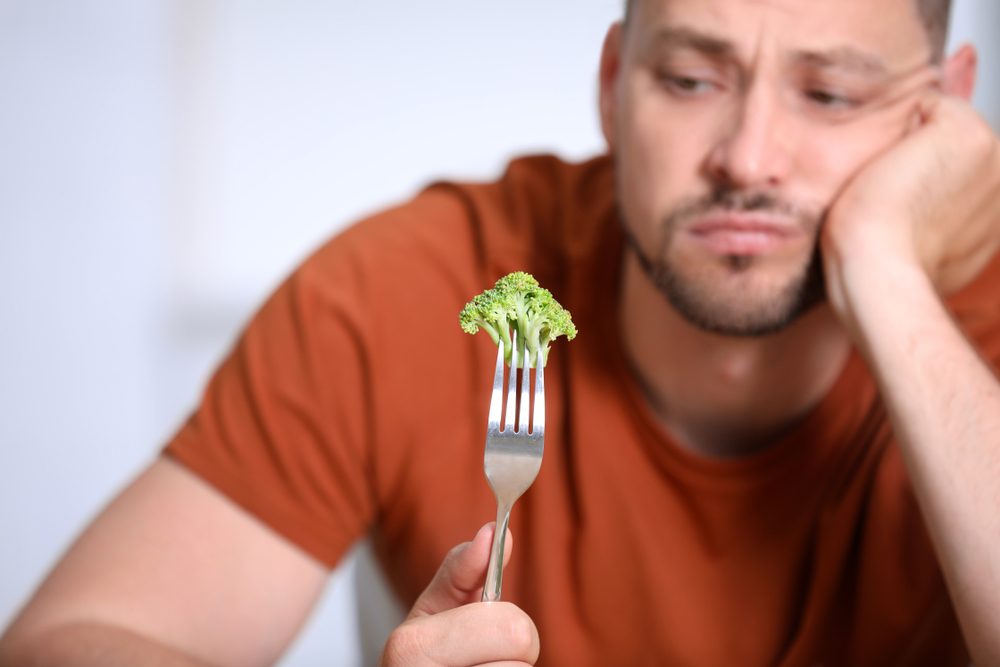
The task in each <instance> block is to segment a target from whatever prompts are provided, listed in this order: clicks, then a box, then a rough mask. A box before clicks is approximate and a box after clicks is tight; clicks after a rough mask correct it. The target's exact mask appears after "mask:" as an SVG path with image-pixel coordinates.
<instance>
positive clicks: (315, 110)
mask: <svg viewBox="0 0 1000 667" xmlns="http://www.w3.org/2000/svg"><path fill="white" fill-rule="evenodd" d="M618 9H619V0H546V1H543V2H542V1H539V0H508V1H507V2H505V3H502V4H497V3H493V4H492V5H490V4H484V3H470V2H467V0H425V1H423V2H419V3H418V2H411V1H406V0H372V1H370V2H366V3H359V2H319V1H318V0H285V1H284V2H282V1H280V0H267V1H265V0H242V1H239V2H238V1H237V0H75V1H74V0H61V1H59V0H33V1H29V0H0V626H2V625H4V624H5V623H6V621H7V620H8V619H9V618H10V617H11V616H12V614H13V613H15V611H16V608H17V606H18V605H19V604H20V602H21V601H22V600H23V599H24V597H25V596H26V595H27V594H28V593H29V591H30V590H31V588H32V587H33V586H34V585H35V584H36V582H37V581H38V580H39V578H40V577H41V576H42V575H43V573H44V571H45V570H46V569H47V568H48V567H49V566H50V565H51V563H52V562H53V560H54V559H55V558H56V557H57V556H58V554H59V552H60V551H61V550H62V549H63V548H64V547H65V546H66V544H67V542H68V540H69V539H71V537H72V535H73V534H74V533H75V532H77V531H78V530H79V529H80V527H81V526H82V525H83V524H84V522H85V521H86V520H87V518H88V517H90V516H92V514H93V513H94V512H95V511H96V510H97V509H98V508H99V507H100V505H101V504H103V503H104V502H105V501H106V500H107V499H108V498H109V497H110V496H111V495H112V494H113V493H114V492H115V490H116V489H118V488H119V487H120V486H121V485H122V484H123V483H124V482H125V480H127V479H128V478H129V477H130V476H131V475H132V474H134V473H135V471H137V470H138V469H140V468H141V467H142V466H143V465H144V464H145V463H147V462H148V461H149V460H150V459H151V457H153V456H154V455H155V453H156V451H157V450H158V448H159V447H160V446H161V445H162V443H163V441H164V439H165V438H167V437H168V436H169V434H170V433H171V432H172V430H173V429H174V428H175V426H176V425H177V423H178V421H179V420H180V419H181V418H182V417H183V415H184V414H185V413H186V412H187V411H188V410H189V409H190V407H191V406H192V405H193V404H194V402H195V400H196V398H197V393H198V391H199V387H200V386H201V384H202V383H203V381H204V379H205V376H206V374H207V373H208V371H209V369H210V367H211V366H212V365H213V364H214V362H215V361H216V360H217V359H218V357H219V355H220V354H221V353H222V351H223V350H224V349H225V347H226V346H227V345H228V343H229V341H230V340H231V338H232V336H233V335H234V332H235V331H236V330H237V328H238V326H239V324H240V322H242V321H243V320H244V319H245V317H246V316H247V314H248V312H249V311H250V310H251V309H252V308H253V307H254V305H255V304H257V303H258V302H259V300H260V299H261V298H262V297H263V296H264V295H265V294H266V293H267V291H268V290H269V289H270V288H271V287H272V286H273V285H274V283H275V281H277V280H278V279H280V277H281V276H282V275H284V274H285V273H286V272H287V271H288V270H290V268H291V267H292V266H294V264H295V263H296V262H297V261H298V259H299V258H301V257H302V256H303V255H304V254H305V253H307V252H308V251H309V249H310V248H312V247H315V245H316V244H318V243H320V242H321V240H322V239H323V238H325V237H327V236H328V235H329V234H331V233H332V232H333V231H334V230H335V229H336V228H337V227H338V226H340V225H342V224H344V223H347V222H349V221H351V220H354V219H356V218H357V217H358V216H359V215H361V214H363V213H364V212H366V211H370V210H372V209H374V208H377V207H381V206H383V205H385V204H386V203H388V202H391V201H395V200H399V199H401V198H404V197H406V196H408V195H409V194H411V193H412V192H413V191H414V190H415V189H416V188H418V187H420V186H421V185H422V184H424V183H427V182H428V181H430V180H433V179H435V178H437V177H440V176H461V177H485V176H491V175H493V174H495V173H497V171H498V170H499V169H500V167H501V165H502V164H503V163H504V161H505V160H506V159H507V157H508V156H510V155H512V154H516V153H521V152H525V151H529V150H543V149H544V150H556V151H558V152H560V153H562V154H563V155H566V156H569V157H582V156H585V155H588V154H590V153H592V152H596V151H597V150H600V146H601V142H600V138H599V135H598V132H597V121H596V116H595V113H594V111H593V102H594V94H595V91H594V76H595V66H596V61H597V53H598V49H599V46H600V40H601V38H602V36H603V32H604V29H605V27H606V25H607V24H608V23H609V22H610V20H612V18H614V17H615V16H616V14H617V12H618ZM954 32H955V34H956V35H959V36H963V37H964V36H973V37H976V36H978V37H979V39H977V41H978V42H979V43H980V48H981V54H982V56H983V60H984V63H985V67H986V69H987V70H989V71H992V72H998V71H1000V53H998V52H997V46H996V38H997V36H998V35H1000V3H998V2H996V0H978V1H976V0H965V1H964V2H963V1H959V2H958V4H957V6H956V12H955V30H954ZM997 81H998V78H997V76H996V75H994V76H992V77H989V78H984V79H983V82H982V83H983V85H982V86H981V88H980V92H979V93H978V94H977V98H976V99H977V104H979V106H980V108H981V109H983V111H984V113H986V114H987V115H988V116H989V117H990V118H991V119H992V120H993V122H994V124H995V126H1000V88H998V86H997V83H996V82H997ZM347 567H348V568H354V567H356V565H355V564H354V563H353V562H352V563H350V564H349V565H348V566H347ZM364 567H366V565H363V566H362V570H364ZM353 577H354V574H353V572H352V571H349V572H346V573H344V576H341V577H339V578H337V579H336V580H335V583H334V585H333V586H332V588H331V590H330V592H329V594H328V596H327V599H326V602H325V603H324V605H323V607H322V609H321V610H320V613H319V614H318V615H317V616H316V618H315V619H314V622H313V629H312V630H311V631H310V632H309V633H307V635H306V637H305V638H304V639H303V640H302V641H301V642H300V643H299V644H298V646H297V647H296V649H295V651H294V652H293V653H292V654H291V655H290V656H289V658H288V659H287V660H286V664H287V665H296V666H300V667H308V666H312V665H320V664H331V665H354V664H359V663H360V661H361V660H362V657H361V656H362V653H361V651H362V649H361V645H360V644H359V642H358V641H357V638H356V636H357V629H356V625H355V621H354V618H353V615H352V613H353V612H352V610H353V607H354V605H355V590H354V584H353V581H354V579H353ZM368 580H369V575H367V574H365V573H364V572H362V575H361V581H363V582H367V581H368Z"/></svg>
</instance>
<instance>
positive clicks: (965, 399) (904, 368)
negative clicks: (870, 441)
mask: <svg viewBox="0 0 1000 667" xmlns="http://www.w3.org/2000/svg"><path fill="white" fill-rule="evenodd" d="M922 113H923V114H924V118H923V119H922V123H923V124H922V126H921V127H920V128H919V129H917V130H916V131H914V132H913V133H912V134H911V135H910V136H909V137H907V138H906V139H904V140H903V142H902V143H901V144H900V146H898V147H897V148H896V149H893V150H891V151H889V152H888V153H887V154H886V155H884V156H883V157H882V158H880V159H879V160H877V161H876V162H875V163H873V164H872V165H870V166H869V167H868V168H867V169H866V170H865V171H863V172H862V173H861V174H860V175H859V176H858V178H857V179H856V180H855V182H854V183H852V184H851V185H850V186H849V187H848V188H847V189H846V190H845V192H844V194H843V195H842V197H841V198H840V199H839V200H838V203H837V204H836V205H835V206H834V208H833V210H831V213H830V217H829V219H828V224H827V228H826V230H825V235H824V236H825V237H824V240H823V241H824V242H823V254H824V265H825V269H826V275H827V281H828V292H829V296H830V301H831V304H832V305H833V307H834V309H835V310H836V311H837V312H838V314H839V315H840V317H841V320H842V322H843V323H844V325H845V326H846V328H847V329H848V330H849V331H850V333H851V335H852V337H853V339H854V341H855V343H856V344H857V346H858V347H859V349H860V350H861V352H862V354H863V355H864V356H865V358H866V360H867V362H868V365H869V367H870V368H871V370H872V372H873V373H874V375H875V378H876V380H877V382H878V384H879V387H880V391H881V395H882V397H883V400H884V401H885V404H886V407H887V409H888V413H889V417H890V420H891V422H892V425H893V430H894V433H895V436H896V438H897V440H898V442H899V444H900V448H901V451H902V454H903V457H904V460H905V461H906V465H907V469H908V471H909V473H910V477H911V479H912V482H913V487H914V490H915V493H916V495H917V498H918V501H919V503H920V506H921V509H922V511H923V514H924V519H925V521H926V523H927V526H928V530H929V532H930V535H931V538H932V540H933V542H934V545H935V548H936V550H937V554H938V558H939V560H940V562H941V566H942V570H943V572H944V576H945V579H946V581H947V584H948V587H949V590H950V593H951V597H952V600H953V603H954V605H955V610H956V613H957V615H958V618H959V622H960V624H961V626H962V630H963V633H964V635H965V638H966V642H967V644H968V646H969V649H970V651H971V653H972V656H973V658H974V662H975V664H977V665H980V666H981V667H985V666H987V665H1000V382H998V379H997V377H996V376H995V375H994V373H993V371H992V370H991V368H990V367H989V365H988V364H987V363H986V362H985V361H984V360H983V359H982V358H981V357H980V356H979V354H978V353H977V352H976V350H975V349H974V348H973V347H972V346H971V345H970V343H969V342H968V340H967V339H966V338H965V336H964V335H963V334H962V332H961V331H960V330H959V329H958V327H957V326H956V325H955V323H954V322H953V320H952V318H951V316H950V315H949V313H948V312H947V310H946V309H945V307H944V305H943V303H942V300H941V298H940V297H939V293H942V292H944V293H948V292H951V291H954V290H956V289H958V288H960V287H962V286H964V285H965V284H967V283H968V282H969V281H970V280H971V279H972V278H973V277H974V276H975V275H976V274H977V273H978V272H979V271H980V270H981V269H982V268H983V266H984V265H985V264H986V263H987V261H988V260H989V258H990V257H991V256H992V255H993V254H994V253H995V252H996V250H997V247H998V245H1000V144H998V141H997V138H996V136H995V135H993V133H992V132H991V131H990V130H989V128H988V126H986V124H985V122H984V121H983V120H982V119H981V118H979V117H978V115H976V114H975V112H973V111H972V110H971V108H969V107H968V106H967V105H965V104H964V103H962V102H961V101H959V100H956V99H953V98H947V97H940V96H936V97H933V98H930V99H928V100H925V105H924V108H923V111H922Z"/></svg>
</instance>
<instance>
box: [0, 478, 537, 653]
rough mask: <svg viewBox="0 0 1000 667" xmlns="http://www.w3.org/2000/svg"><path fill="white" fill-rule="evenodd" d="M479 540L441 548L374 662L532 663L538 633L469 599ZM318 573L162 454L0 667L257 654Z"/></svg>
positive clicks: (519, 617) (54, 582)
mask: <svg viewBox="0 0 1000 667" xmlns="http://www.w3.org/2000/svg"><path fill="white" fill-rule="evenodd" d="M492 539H493V531H492V526H491V525H488V526H487V527H485V528H484V529H483V530H481V531H480V532H479V534H478V535H477V536H476V538H475V539H474V540H473V541H472V542H469V543H466V544H462V545H459V546H457V547H455V549H453V550H452V552H451V553H450V554H449V555H448V557H447V558H446V559H445V561H444V564H443V565H442V566H441V570H440V571H439V572H438V574H437V576H436V577H435V578H434V581H432V582H431V584H430V585H429V586H428V588H427V590H426V591H424V593H423V595H421V597H420V599H419V600H417V603H416V604H415V605H414V607H413V610H412V611H411V612H410V615H409V616H408V617H407V620H406V622H405V623H403V624H402V625H401V626H400V627H399V628H397V629H396V631H394V632H393V633H392V635H391V636H390V637H389V642H388V643H387V645H386V649H385V652H384V653H383V655H382V660H381V661H380V663H379V664H380V665H382V666H383V667H393V666H394V665H406V666H408V667H413V666H416V665H428V666H431V665H442V664H447V665H453V666H455V667H460V666H462V665H480V664H487V663H489V664H494V663H496V664H503V665H511V666H512V667H513V666H515V665H522V666H523V667H527V666H528V665H531V664H534V662H535V660H536V659H537V658H538V632H537V631H536V630H535V626H534V623H532V621H531V619H530V618H528V616H527V614H525V613H524V612H523V611H521V610H520V609H518V608H517V607H515V606H514V605H512V604H509V603H506V602H495V603H479V602H478V600H479V596H480V595H481V593H482V589H483V583H484V580H485V578H486V564H487V561H488V560H489V551H490V544H491V542H492ZM508 544H511V538H510V535H509V534H508ZM510 553H511V549H510V548H508V549H507V552H506V554H505V561H504V562H505V564H506V561H507V560H508V559H509V558H510ZM326 575H327V572H326V569H325V568H324V567H323V566H322V565H321V564H320V563H318V562H316V561H315V560H313V559H312V558H311V557H310V556H308V555H307V554H305V553H304V552H302V551H300V550H299V549H298V548H297V547H296V546H294V545H292V544H291V543H289V542H287V541H286V540H285V539H284V538H282V537H280V536H279V535H277V534H276V533H274V532H272V531H271V530H270V529H269V528H267V527H266V526H264V525H263V524H261V523H260V522H258V521H257V520H256V519H255V518H253V517H252V516H250V515H249V514H247V513H246V512H244V511H243V510H242V509H241V508H239V507H238V506H236V505H235V504H233V503H232V502H231V501H230V500H229V499H228V498H226V497H225V496H223V495H221V494H220V493H219V492H218V491H216V490H215V489H213V488H212V487H211V486H209V485H207V484H206V483H205V482H203V481H202V480H201V479H200V478H198V477H196V476H195V475H193V474H192V473H190V472H188V471H187V469H185V468H184V467H182V466H180V465H179V464H177V463H175V462H173V461H171V460H170V459H161V460H160V461H157V462H156V463H155V464H153V466H152V467H150V469H149V470H147V471H146V472H145V473H144V474H143V475H142V476H141V477H139V479H138V480H136V482H135V483H133V484H132V486H130V487H129V488H128V489H126V490H125V492H124V493H122V494H121V496H119V497H118V498H117V499H116V500H115V501H114V502H113V503H111V505H110V506H109V507H108V508H107V509H106V510H104V512H103V513H102V514H101V515H100V516H99V517H98V518H97V520H96V521H95V522H94V523H93V524H92V525H91V526H90V527H89V528H88V529H87V530H86V531H85V532H84V534H83V535H82V536H81V537H80V539H79V540H78V541H77V543H76V544H74V545H73V547H72V548H71V549H70V550H69V552H68V553H67V554H66V555H65V557H64V558H63V559H62V561H61V562H60V563H59V565H57V566H56V568H55V570H53V572H52V573H51V574H50V575H49V577H48V579H47V580H46V581H45V583H44V584H43V585H42V587H41V588H40V589H39V590H38V592H37V593H36V594H35V597H34V598H33V599H32V600H31V601H30V602H29V603H28V605H27V607H25V609H24V610H23V611H22V612H21V615H20V616H19V617H18V618H17V619H16V620H15V621H14V624H13V625H11V627H10V628H9V629H8V631H7V633H6V634H5V635H4V637H3V638H0V667H29V666H30V667H62V666H66V667H70V666H71V667H118V666H121V667H144V666H148V667H198V666H205V665H214V666H216V667H229V666H233V667H244V666H246V667H249V666H258V665H270V664H272V663H274V662H275V661H276V660H277V659H278V657H279V656H280V655H281V652H282V651H283V650H284V649H285V647H286V646H287V645H288V644H289V643H290V642H291V640H292V638H293V637H294V636H295V633H296V632H297V631H298V629H299V627H300V626H301V625H302V622H303V621H304V620H305V617H306V615H307V614H308V612H309V610H310V609H311V608H312V606H313V604H314V602H315V601H316V598H317V596H318V595H319V593H320V591H321V590H322V587H323V584H324V582H325V580H326Z"/></svg>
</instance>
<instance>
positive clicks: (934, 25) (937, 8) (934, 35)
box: [625, 0, 951, 63]
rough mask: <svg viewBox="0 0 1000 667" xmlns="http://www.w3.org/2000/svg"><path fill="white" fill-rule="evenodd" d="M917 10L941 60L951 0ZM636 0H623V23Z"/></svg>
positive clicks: (921, 4) (929, 1)
mask: <svg viewBox="0 0 1000 667" xmlns="http://www.w3.org/2000/svg"><path fill="white" fill-rule="evenodd" d="M913 1H914V2H915V3H916V4H917V12H918V13H919V14H920V20H921V21H922V22H923V24H924V29H925V30H926V31H927V41H928V42H929V43H930V47H931V61H932V62H934V63H938V62H941V59H942V58H943V57H944V47H945V41H946V40H947V39H948V17H949V16H950V15H951V0H913ZM637 2H638V0H625V25H628V23H629V19H630V18H631V17H632V12H633V10H634V9H635V5H636V3H637Z"/></svg>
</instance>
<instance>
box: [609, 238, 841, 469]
mask: <svg viewBox="0 0 1000 667" xmlns="http://www.w3.org/2000/svg"><path fill="white" fill-rule="evenodd" d="M622 271H623V275H622V283H621V290H622V294H621V297H622V298H621V311H620V313H619V325H620V328H621V336H622V341H623V346H624V351H625V356H626V359H627V360H628V361H629V363H630V365H631V367H632V370H633V372H634V373H635V375H636V377H637V379H638V381H639V384H640V385H641V386H642V388H643V391H644V392H645V394H646V397H647V400H648V401H649V404H650V407H652V409H653V412H654V414H656V415H657V417H658V418H659V420H660V422H661V423H662V424H663V426H664V428H665V429H666V430H667V431H668V432H669V433H670V434H671V435H672V436H673V437H674V438H675V439H676V440H678V441H679V442H680V443H681V444H682V445H684V446H686V447H688V448H689V449H691V450H692V451H695V452H698V453H701V454H704V455H708V456H720V457H732V456H741V455H746V454H750V453H752V452H755V451H758V450H761V449H763V448H765V447H767V446H768V445H769V444H771V443H773V442H774V441H775V440H776V439H777V438H779V437H780V436H781V435H782V434H784V433H785V432H787V431H788V430H789V429H790V428H791V427H793V426H794V425H795V424H796V423H798V422H799V421H800V420H801V419H802V418H803V417H804V416H805V415H806V414H808V413H809V412H810V411H811V410H812V409H813V408H814V407H816V405H817V404H818V403H819V402H820V400H822V398H823V397H824V396H826V394H827V393H828V392H829V391H830V389H831V388H832V387H833V385H834V383H835V382H836V381H837V378H838V377H839V376H840V372H841V371H842V370H843V367H844V365H845V363H846V362H847V359H848V357H849V355H850V350H851V345H850V342H849V341H848V338H847V335H846V334H845V333H844V331H843V330H842V329H841V327H840V325H839V323H838V322H837V320H836V318H835V316H834V315H833V313H832V312H830V310H829V308H828V307H827V306H826V305H820V306H818V307H816V308H814V309H812V310H811V311H809V312H808V313H806V314H805V315H803V316H802V317H800V318H799V319H798V320H797V321H796V322H794V323H793V324H792V325H790V326H789V327H788V328H787V329H785V330H783V331H781V332H779V333H777V334H772V335H768V336H761V337H755V338H737V337H731V336H721V335H717V334H712V333H708V332H706V331H703V330H701V329H699V328H697V327H695V326H694V325H692V324H690V323H689V322H688V321H687V320H685V319H683V318H682V317H681V316H680V315H678V313H677V312H676V311H675V310H674V309H673V307H671V306H670V304H669V303H668V302H667V300H666V299H665V298H664V296H663V295H662V294H661V293H660V292H659V291H658V290H657V289H656V287H655V286H654V285H653V284H652V282H651V281H650V280H649V278H648V277H647V276H646V274H645V273H644V272H643V271H642V269H641V268H640V266H639V263H638V261H637V260H636V258H635V255H634V254H633V253H631V252H626V255H625V259H624V262H623V268H622Z"/></svg>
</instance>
